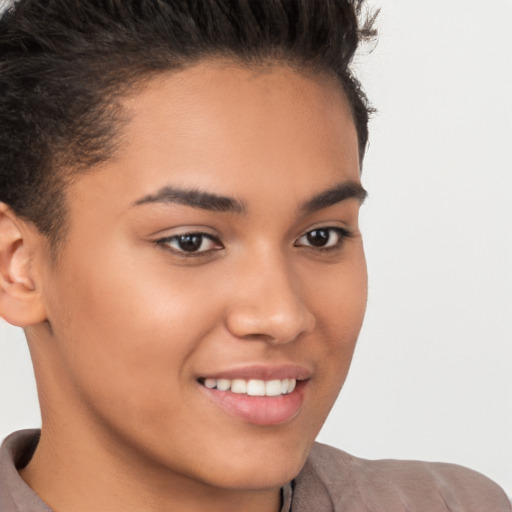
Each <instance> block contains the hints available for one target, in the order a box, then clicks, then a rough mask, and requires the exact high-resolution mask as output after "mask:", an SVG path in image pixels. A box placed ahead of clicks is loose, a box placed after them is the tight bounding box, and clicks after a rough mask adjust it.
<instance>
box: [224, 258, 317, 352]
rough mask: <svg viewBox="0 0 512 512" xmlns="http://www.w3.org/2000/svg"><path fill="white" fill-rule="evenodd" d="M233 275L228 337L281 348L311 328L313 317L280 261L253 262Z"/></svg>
mask: <svg viewBox="0 0 512 512" xmlns="http://www.w3.org/2000/svg"><path fill="white" fill-rule="evenodd" d="M236 274H237V275H236V279H235V280H234V281H235V287H236V292H234V293H233V294H232V296H231V298H232V301H231V306H230V307H229V308H228V312H227V315H226V324H227V328H228V330H229V331H230V332H231V334H233V335H234V336H236V337H238V338H240V339H244V340H251V339H253V340H264V341H266V342H268V343H271V344H274V345H282V344H286V343H290V342H292V341H294V340H296V339H297V338H299V337H301V336H303V335H304V334H307V333H309V332H311V331H312V330H313V329H314V327H315V323H316V320H315V316H314V315H313V313H312V312H311V311H310V309H309V308H308V307H307V304H306V302H305V300H304V299H305V297H304V296H303V294H302V293H301V291H300V288H301V287H300V283H299V282H298V279H297V278H296V277H295V278H294V276H293V274H292V275H291V272H290V271H289V269H288V268H287V266H286V264H285V263H284V262H276V261H265V262H263V263H261V261H260V263H259V264H258V263H257V262H254V261H253V263H252V264H251V263H249V264H247V265H246V268H245V270H244V271H242V272H237V273H236Z"/></svg>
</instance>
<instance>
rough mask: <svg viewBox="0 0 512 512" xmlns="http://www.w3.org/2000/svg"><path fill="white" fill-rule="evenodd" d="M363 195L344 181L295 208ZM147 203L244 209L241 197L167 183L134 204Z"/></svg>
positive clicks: (353, 184)
mask: <svg viewBox="0 0 512 512" xmlns="http://www.w3.org/2000/svg"><path fill="white" fill-rule="evenodd" d="M366 196H367V192H366V190H365V189H364V188H363V187H362V185H361V184H360V183H358V182H355V181H346V182H343V183H339V184H337V185H335V186H334V187H332V188H330V189H327V190H324V191H323V192H320V193H319V194H317V195H316V196H313V197H312V198H311V199H308V200H307V201H305V202H304V203H302V204H301V206H300V207H299V211H300V212H301V213H303V214H305V215H307V214H311V213H314V212H316V211H318V210H322V209H323V208H327V207H329V206H332V205H334V204H336V203H339V202H341V201H345V200H346V199H351V198H354V199H357V200H358V201H359V202H360V203H362V202H363V201H364V200H365V199H366ZM151 203H177V204H182V205H185V206H190V207H192V208H200V209H202V210H210V211H215V212H231V213H238V214H241V213H245V212H246V210H247V209H246V207H245V204H244V203H243V202H242V201H239V200H237V199H235V198H233V197H227V196H221V195H217V194H212V193H209V192H203V191H201V190H197V189H191V188H185V189H182V188H177V187H170V186H167V187H163V188H161V189H160V190H158V191H157V192H156V193H155V194H149V195H147V196H144V197H142V198H141V199H139V200H137V201H136V202H135V203H134V205H135V206H138V205H142V204H151Z"/></svg>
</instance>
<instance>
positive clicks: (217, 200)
mask: <svg viewBox="0 0 512 512" xmlns="http://www.w3.org/2000/svg"><path fill="white" fill-rule="evenodd" d="M148 203H177V204H182V205H185V206H190V207H192V208H200V209H202V210H210V211H215V212H232V213H239V214H240V213H245V211H246V208H245V205H244V204H243V203H242V202H241V201H239V200H237V199H235V198H233V197H227V196H219V195H217V194H211V193H209V192H202V191H201V190H198V189H191V188H185V189H183V188H177V187H169V186H167V187H163V188H161V189H160V190H158V191H157V192H155V193H154V194H149V195H147V196H144V197H142V198H141V199H139V200H137V201H136V202H135V203H134V206H138V205H142V204H148Z"/></svg>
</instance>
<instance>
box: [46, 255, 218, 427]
mask: <svg viewBox="0 0 512 512" xmlns="http://www.w3.org/2000/svg"><path fill="white" fill-rule="evenodd" d="M107 252H108V251H105V252H103V253H101V252H99V251H97V252H96V253H95V256H96V257H95V258H94V259H93V258H88V257H87V255H84V256H85V257H80V256H78V255H75V256H74V257H72V258H71V257H70V258H69V259H68V261H70V262H71V263H70V264H69V265H68V267H67V268H66V269H65V271H64V272H59V276H56V279H55V281H54V283H53V286H54V290H53V291H54V293H53V294H52V295H53V296H54V297H55V298H56V300H54V301H51V304H50V307H49V309H50V313H49V318H50V320H51V322H52V328H53V330H54V339H55V341H56V343H57V344H58V345H59V346H58V347H57V352H58V356H57V357H58V360H59V364H60V365H61V367H62V368H61V371H62V372H64V374H66V375H67V377H68V379H69V380H70V381H72V383H73V385H74V386H76V388H77V389H78V391H79V393H81V394H82V395H84V396H83V397H82V398H86V399H87V400H88V401H89V402H90V403H91V404H92V403H94V404H95V406H97V407H106V406H107V405H108V407H109V408H111V409H112V408H113V410H115V409H119V410H122V411H123V414H125V415H130V414H134V415H138V414H140V413H141V412H142V411H144V413H145V415H144V417H145V418H146V419H148V420H149V418H150V416H151V414H153V412H154V411H158V410H162V405H163V403H164V402H165V403H166V405H167V406H168V404H169V401H170V400H172V399H173V397H174V395H176V396H177V394H178V393H179V392H180V386H181V382H182V380H183V379H184V378H185V374H186V371H185V370H186V368H187V362H188V360H189V358H190V357H191V356H192V354H193V353H194V351H195V350H196V347H197V344H198V340H200V339H202V338H203V337H204V336H205V335H206V334H207V333H208V331H209V330H210V329H211V328H212V325H213V323H214V321H215V318H216V312H215V311H214V310H213V308H214V303H213V302H212V301H206V300H205V301H204V303H203V302H202V299H201V297H202V295H204V294H202V293H201V290H198V289H197V286H199V284H198V283H196V285H195V286H193V285H191V284H190V282H185V281H186V280H185V279H182V280H181V281H180V280H179V279H176V276H174V279H172V278H171V276H167V275H165V274H162V272H156V271H155V268H154V267H152V266H141V265H137V263H136V262H135V261H133V260H131V259H130V257H127V256H126V255H124V256H123V255H121V254H119V253H117V254H112V255H110V256H109V254H107ZM128 254H130V252H129V251H128ZM99 262H101V263H99ZM130 411H131V412H130ZM152 411H153V412H152ZM112 412H113V411H112ZM113 413H114V412H113Z"/></svg>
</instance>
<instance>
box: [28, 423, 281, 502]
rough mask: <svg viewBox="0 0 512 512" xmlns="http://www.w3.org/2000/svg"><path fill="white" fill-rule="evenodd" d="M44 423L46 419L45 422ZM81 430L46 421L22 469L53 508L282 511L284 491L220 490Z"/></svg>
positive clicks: (37, 491) (30, 483)
mask: <svg viewBox="0 0 512 512" xmlns="http://www.w3.org/2000/svg"><path fill="white" fill-rule="evenodd" d="M43 425H44V423H43ZM81 434H82V433H80V435H77V432H76V431H73V434H72V435H66V433H65V432H62V431H57V430H56V429H52V428H51V427H48V428H46V427H45V426H43V429H42V433H41V439H40V441H39V444H38V447H37V449H36V451H35V453H34V456H33V457H32V460H31V461H30V462H29V464H28V465H27V466H26V467H25V468H24V469H23V470H21V472H20V474H21V476H22V478H23V479H24V480H25V482H26V483H27V484H28V485H29V486H30V487H31V488H32V489H33V490H34V491H35V492H36V494H38V496H39V497H40V498H41V499H42V500H43V501H45V503H47V504H48V505H49V506H50V507H51V508H52V509H53V510H61V511H65V512H90V511H91V510H97V511H107V510H108V511H109V512H121V511H123V512H129V511H137V512H164V511H165V512H167V511H169V510H180V511H183V512H199V511H204V510H209V511H211V512H221V511H222V512H225V511H226V510H243V511H244V512H278V511H279V510H280V506H281V505H280V503H281V497H280V490H279V489H270V490H269V489H265V490H243V489H242V490H240V489H222V488H217V487H213V486H211V485H208V484H207V483H203V482H198V481H195V480H194V479H193V478H190V477H187V476H184V475H178V474H176V473H175V472H173V471H172V470H170V469H168V468H165V467H162V466H158V465H155V464H150V463H148V462H147V461H146V462H144V461H141V460H138V461H135V460H134V457H133V456H129V455H128V454H126V453H125V454H121V453H120V450H119V447H118V446H115V445H110V446H109V447H108V449H105V450H104V449H102V448H101V443H99V444H100V446H99V447H98V444H97V443H90V442H89V441H88V439H86V438H83V437H82V435H81Z"/></svg>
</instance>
